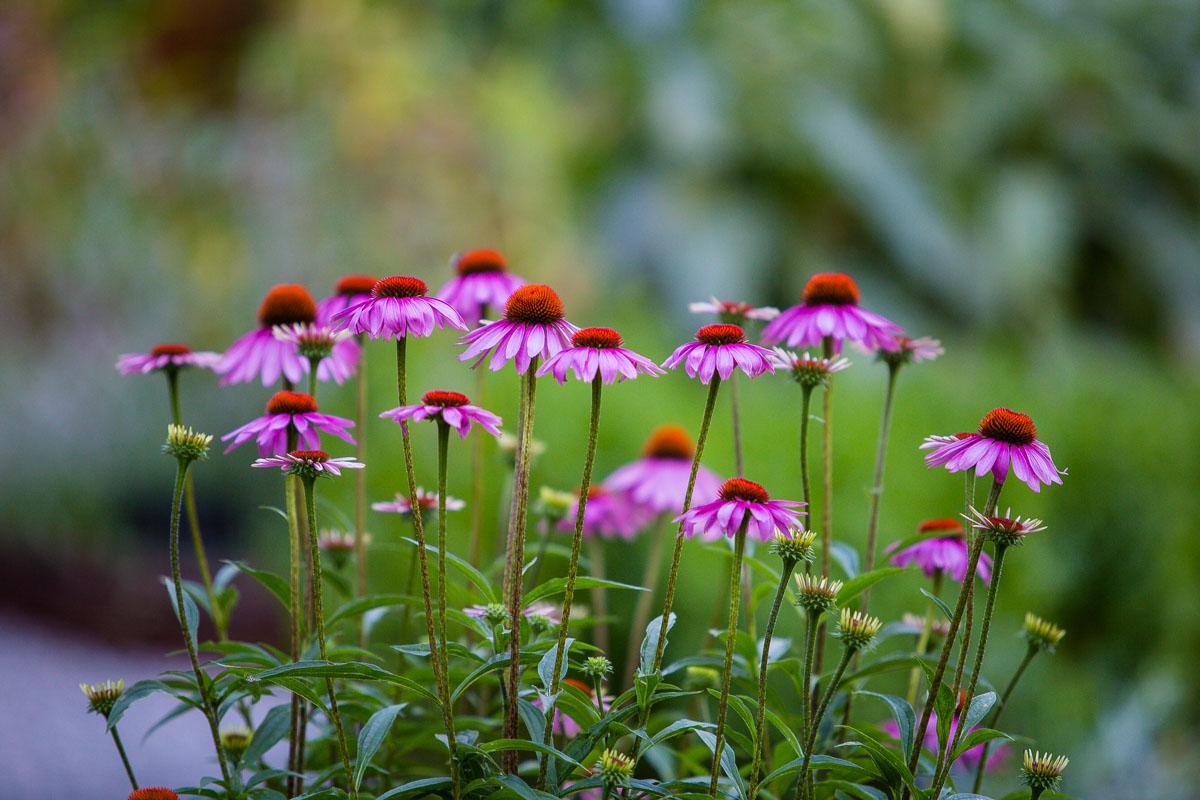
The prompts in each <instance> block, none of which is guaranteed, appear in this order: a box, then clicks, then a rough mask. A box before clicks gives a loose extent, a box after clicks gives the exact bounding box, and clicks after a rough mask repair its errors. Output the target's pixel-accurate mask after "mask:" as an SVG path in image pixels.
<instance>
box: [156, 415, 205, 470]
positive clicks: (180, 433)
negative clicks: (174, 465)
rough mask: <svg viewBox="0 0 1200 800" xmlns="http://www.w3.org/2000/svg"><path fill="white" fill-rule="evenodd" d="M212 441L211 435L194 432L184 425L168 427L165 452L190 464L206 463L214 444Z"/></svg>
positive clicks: (164, 445)
mask: <svg viewBox="0 0 1200 800" xmlns="http://www.w3.org/2000/svg"><path fill="white" fill-rule="evenodd" d="M212 439H213V437H212V436H211V435H210V434H207V433H200V432H199V431H194V430H192V429H191V428H188V427H186V426H184V425H174V424H172V425H168V426H167V441H166V443H165V444H163V452H164V453H166V454H167V455H169V456H175V458H177V459H178V460H179V461H181V462H186V463H188V464H190V463H192V462H193V461H204V460H205V459H207V458H208V446H209V445H210V444H212Z"/></svg>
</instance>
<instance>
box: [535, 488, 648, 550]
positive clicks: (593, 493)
mask: <svg viewBox="0 0 1200 800" xmlns="http://www.w3.org/2000/svg"><path fill="white" fill-rule="evenodd" d="M578 514H579V500H578V499H576V500H575V501H574V502H573V503H571V507H570V508H569V509H568V510H567V516H566V517H564V518H563V519H561V520H559V522H558V525H557V527H558V529H559V530H561V531H574V530H575V518H576V516H577V515H578ZM648 521H649V515H647V514H646V513H645V512H644V511H641V510H639V509H638V508H637V507H636V506H634V505H633V504H632V503H630V502H629V501H628V500H627V499H626V498H625V497H623V496H622V495H619V494H613V493H612V492H610V491H608V490H607V489H606V488H604V487H603V486H597V485H592V486H589V487H588V498H587V503H586V504H585V505H584V508H583V535H584V536H585V537H592V536H599V537H600V538H601V539H624V540H625V541H630V540H632V539H633V537H634V536H636V535H637V532H638V531H640V530H641V529H642V528H643V527H644V526H645V524H646V523H647V522H648Z"/></svg>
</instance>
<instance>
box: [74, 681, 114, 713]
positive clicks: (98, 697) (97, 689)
mask: <svg viewBox="0 0 1200 800" xmlns="http://www.w3.org/2000/svg"><path fill="white" fill-rule="evenodd" d="M79 689H80V690H81V691H82V692H83V694H84V696H85V697H87V701H88V711H90V712H92V713H93V714H99V715H100V716H102V717H104V718H105V719H108V715H109V714H111V713H112V710H113V706H114V705H115V704H116V702H117V698H119V697H120V696H121V695H122V694H124V692H125V681H123V680H116V681H105V682H104V683H81V684H79Z"/></svg>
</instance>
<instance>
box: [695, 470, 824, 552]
mask: <svg viewBox="0 0 1200 800" xmlns="http://www.w3.org/2000/svg"><path fill="white" fill-rule="evenodd" d="M802 505H804V503H801V502H799V501H797V500H772V499H771V497H770V495H768V494H767V490H766V489H764V488H763V487H762V486H761V485H760V484H757V483H755V482H754V481H748V480H746V479H744V478H730V479H729V480H727V481H725V483H723V484H721V490H720V492H719V496H718V498H717V499H716V500H714V501H712V502H711V503H704V504H702V505H698V506H694V507H692V508H690V509H688V510H687V511H685V512H684V513H683V514H681V515H680V516H678V517H676V518H675V521H676V522H682V523H683V532H684V533H685V534H687V535H688V536H696V535H699V536H701V537H702V538H704V539H716V538H720V537H721V536H722V535H724V536H733V535H734V534H736V533H737V531H738V529H739V528H740V527H741V525H742V520H743V519H746V518H748V519H749V527H748V528H747V531H749V530H751V529H753V531H754V534H755V536H757V538H758V539H759V541H763V542H769V541H771V540H772V539H773V538H774V537H775V534H776V533H784V534H788V533H790V532H791V531H793V530H796V529H799V530H803V529H804V526H803V525H801V524H800V515H801V514H804V513H806V512H804V511H799V510H798V509H799V508H800V506H802Z"/></svg>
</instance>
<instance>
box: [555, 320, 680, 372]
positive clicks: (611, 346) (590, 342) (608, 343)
mask: <svg viewBox="0 0 1200 800" xmlns="http://www.w3.org/2000/svg"><path fill="white" fill-rule="evenodd" d="M622 344H623V342H622V341H621V334H619V333H617V332H616V331H614V330H613V329H612V328H582V329H580V330H577V331H575V333H574V334H573V335H572V336H571V346H570V347H568V348H567V349H565V350H560V351H558V352H557V353H556V354H554V355H553V356H551V357H550V358H548V359H546V363H544V364H542V366H541V367H539V368H538V371H537V374H538V377H541V376H542V375H545V374H546V373H547V372H549V373H551V374H553V375H554V379H555V380H557V381H558V382H559V383H566V382H567V372H574V373H575V377H576V378H577V379H579V380H581V381H586V382H587V383H591V382H592V381H593V380H594V379H595V377H596V375H597V373H599V375H600V379H601V380H602V381H603V382H604V383H612V382H613V381H616V380H625V379H626V378H636V377H637V374H638V373H639V372H643V373H645V374H647V375H662V374H663V371H662V370H661V369H659V366H658V365H657V364H655V363H654V362H653V361H651V360H650V359H648V358H646V357H645V356H643V355H639V354H638V353H635V352H633V351H632V350H627V349H625V348H624V347H622V346H621V345H622Z"/></svg>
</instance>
